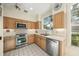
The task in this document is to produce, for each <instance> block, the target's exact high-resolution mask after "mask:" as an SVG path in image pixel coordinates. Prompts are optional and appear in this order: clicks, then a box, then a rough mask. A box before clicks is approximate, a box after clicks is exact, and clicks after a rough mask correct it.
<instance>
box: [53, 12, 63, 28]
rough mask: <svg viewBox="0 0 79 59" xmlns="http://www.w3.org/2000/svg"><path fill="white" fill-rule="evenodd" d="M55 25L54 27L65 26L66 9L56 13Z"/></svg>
mask: <svg viewBox="0 0 79 59" xmlns="http://www.w3.org/2000/svg"><path fill="white" fill-rule="evenodd" d="M53 25H54V28H64V11H61V12H59V13H56V14H55V15H54V19H53Z"/></svg>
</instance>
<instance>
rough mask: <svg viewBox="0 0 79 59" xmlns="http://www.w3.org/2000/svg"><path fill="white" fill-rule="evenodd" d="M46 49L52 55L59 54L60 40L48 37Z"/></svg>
mask: <svg viewBox="0 0 79 59" xmlns="http://www.w3.org/2000/svg"><path fill="white" fill-rule="evenodd" d="M46 51H47V53H48V54H49V55H51V56H59V41H57V40H55V39H50V38H46Z"/></svg>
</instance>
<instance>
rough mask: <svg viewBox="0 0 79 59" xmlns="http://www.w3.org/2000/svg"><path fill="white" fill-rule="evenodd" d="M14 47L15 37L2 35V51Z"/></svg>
mask: <svg viewBox="0 0 79 59" xmlns="http://www.w3.org/2000/svg"><path fill="white" fill-rule="evenodd" d="M15 48H16V40H15V37H4V52H7V51H9V50H12V49H15Z"/></svg>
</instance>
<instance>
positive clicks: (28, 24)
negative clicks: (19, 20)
mask: <svg viewBox="0 0 79 59" xmlns="http://www.w3.org/2000/svg"><path fill="white" fill-rule="evenodd" d="M35 24H36V23H35V22H31V21H28V23H27V28H28V29H35Z"/></svg>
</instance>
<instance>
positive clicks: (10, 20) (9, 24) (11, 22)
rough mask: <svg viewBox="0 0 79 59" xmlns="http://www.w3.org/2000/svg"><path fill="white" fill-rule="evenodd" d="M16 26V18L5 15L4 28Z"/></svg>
mask: <svg viewBox="0 0 79 59" xmlns="http://www.w3.org/2000/svg"><path fill="white" fill-rule="evenodd" d="M15 27H16V23H15V20H14V19H13V18H9V17H3V28H4V29H14V28H15Z"/></svg>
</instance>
